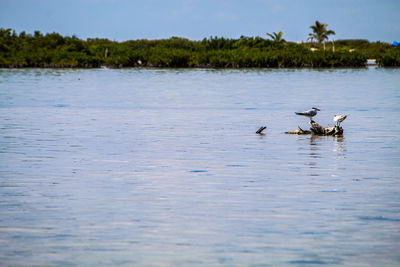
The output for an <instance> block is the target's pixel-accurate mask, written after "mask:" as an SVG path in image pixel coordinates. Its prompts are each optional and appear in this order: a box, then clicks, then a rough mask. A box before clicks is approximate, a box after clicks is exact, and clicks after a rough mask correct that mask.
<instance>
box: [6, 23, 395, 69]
mask: <svg viewBox="0 0 400 267" xmlns="http://www.w3.org/2000/svg"><path fill="white" fill-rule="evenodd" d="M311 45H312V46H313V47H315V48H317V49H318V50H317V51H314V52H313V51H311V50H310V47H311ZM333 45H335V52H334V51H333ZM368 58H376V59H378V62H379V63H380V64H381V65H383V66H399V49H394V48H391V47H390V45H388V44H386V43H380V42H377V43H370V42H368V41H367V40H339V41H336V42H335V43H332V44H329V43H327V49H326V50H323V48H322V46H321V45H318V44H309V43H308V44H296V43H291V42H273V41H271V40H267V39H264V38H261V37H246V36H241V37H240V38H239V39H226V38H218V37H210V38H208V39H207V38H205V39H203V40H201V41H191V40H188V39H185V38H179V37H171V38H169V39H163V40H145V39H142V40H132V41H126V42H115V41H110V40H107V39H98V38H96V39H87V40H80V39H78V38H77V37H76V36H71V37H69V36H66V37H63V36H61V35H60V34H58V33H48V34H45V35H43V34H42V33H40V32H39V31H35V32H34V33H33V34H27V33H25V32H21V33H20V34H19V35H18V34H17V33H16V32H15V31H12V30H11V29H0V67H85V68H88V67H100V66H103V65H106V66H111V67H138V66H147V67H217V68H225V67H229V68H247V67H360V66H364V65H365V64H366V60H367V59H368Z"/></svg>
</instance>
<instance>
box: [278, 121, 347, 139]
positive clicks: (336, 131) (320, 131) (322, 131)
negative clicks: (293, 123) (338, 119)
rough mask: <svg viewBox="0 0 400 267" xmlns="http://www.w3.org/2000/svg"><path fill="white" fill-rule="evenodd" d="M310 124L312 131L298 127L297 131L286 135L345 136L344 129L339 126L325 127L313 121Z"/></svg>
mask: <svg viewBox="0 0 400 267" xmlns="http://www.w3.org/2000/svg"><path fill="white" fill-rule="evenodd" d="M310 124H311V128H310V131H307V130H303V129H301V128H300V126H298V129H297V130H294V131H289V132H285V133H286V134H297V135H302V134H315V135H332V136H338V135H343V128H342V127H340V126H338V125H336V126H334V127H323V126H321V125H319V124H318V123H316V122H315V121H313V120H311V121H310Z"/></svg>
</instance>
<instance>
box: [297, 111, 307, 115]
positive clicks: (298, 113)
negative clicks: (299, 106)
mask: <svg viewBox="0 0 400 267" xmlns="http://www.w3.org/2000/svg"><path fill="white" fill-rule="evenodd" d="M295 114H296V115H305V113H301V112H295Z"/></svg>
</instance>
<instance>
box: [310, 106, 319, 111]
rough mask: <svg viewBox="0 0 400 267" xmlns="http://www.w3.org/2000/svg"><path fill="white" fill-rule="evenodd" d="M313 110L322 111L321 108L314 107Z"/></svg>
mask: <svg viewBox="0 0 400 267" xmlns="http://www.w3.org/2000/svg"><path fill="white" fill-rule="evenodd" d="M312 109H315V110H318V111H321V110H320V109H319V108H314V107H313V108H312Z"/></svg>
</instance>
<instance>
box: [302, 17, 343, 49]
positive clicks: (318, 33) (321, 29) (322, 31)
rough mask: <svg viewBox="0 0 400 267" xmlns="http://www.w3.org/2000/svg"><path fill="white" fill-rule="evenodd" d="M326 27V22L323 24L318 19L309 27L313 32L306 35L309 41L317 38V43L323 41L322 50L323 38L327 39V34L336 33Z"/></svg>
mask: <svg viewBox="0 0 400 267" xmlns="http://www.w3.org/2000/svg"><path fill="white" fill-rule="evenodd" d="M326 27H328V24H324V23H321V22H319V21H318V20H317V21H316V22H315V25H311V26H310V28H311V29H312V30H313V33H310V34H309V35H308V36H309V37H308V40H310V41H311V42H312V41H313V40H317V41H318V43H319V44H320V43H323V44H324V50H325V40H328V39H329V35H335V34H336V33H335V32H334V31H332V30H328V29H326Z"/></svg>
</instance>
